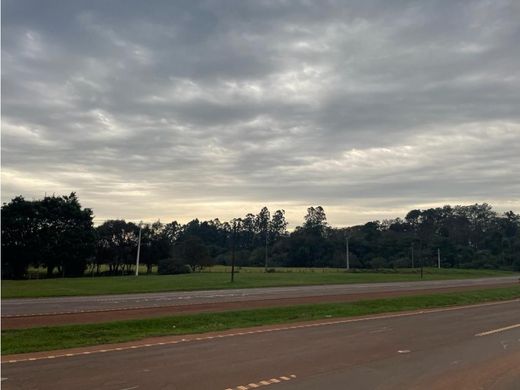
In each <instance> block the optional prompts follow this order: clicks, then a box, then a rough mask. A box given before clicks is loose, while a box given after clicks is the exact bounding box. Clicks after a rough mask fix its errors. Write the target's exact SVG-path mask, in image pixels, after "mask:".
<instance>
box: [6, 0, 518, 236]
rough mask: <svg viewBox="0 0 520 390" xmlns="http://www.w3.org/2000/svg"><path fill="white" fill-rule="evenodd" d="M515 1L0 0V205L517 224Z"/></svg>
mask: <svg viewBox="0 0 520 390" xmlns="http://www.w3.org/2000/svg"><path fill="white" fill-rule="evenodd" d="M519 42H520V2H518V1H515V0H511V1H497V0H493V1H452V0H450V1H435V2H434V1H423V2H420V1H386V0H383V1H380V2H372V1H366V0H362V1H359V2H356V1H348V2H347V1H338V2H335V1H330V2H329V1H301V2H299V1H249V2H246V1H239V0H237V1H202V2H197V1H185V2H181V1H150V2H145V1H127V0H125V1H105V0H103V1H92V0H88V1H42V0H35V1H26V0H3V1H2V201H4V202H6V201H9V199H11V198H12V197H13V196H15V195H18V194H22V195H24V196H25V197H26V198H29V199H31V198H40V197H42V196H44V194H45V193H47V194H52V193H55V194H57V195H58V194H67V193H70V192H71V191H76V192H77V193H78V195H79V197H80V201H81V202H82V204H83V205H84V206H86V207H91V208H93V209H94V213H95V215H96V218H97V220H98V221H101V220H104V219H107V218H118V217H123V218H126V219H130V220H139V219H142V220H145V221H151V220H156V219H158V218H160V219H161V220H162V221H163V222H169V221H171V220H173V219H176V220H179V221H183V222H185V221H188V220H189V219H191V218H194V217H199V218H202V219H209V218H214V217H220V218H221V219H225V220H228V219H231V218H233V217H238V216H242V215H244V214H245V213H246V212H248V211H251V212H255V213H256V212H258V211H259V210H260V208H261V207H262V206H263V205H268V206H269V208H270V209H271V210H272V211H274V210H275V209H278V208H283V209H285V210H286V212H287V216H288V219H289V221H290V223H291V226H292V227H293V228H294V226H296V225H297V224H300V223H301V222H302V219H303V215H304V214H305V211H306V208H307V207H308V206H310V205H322V206H323V207H324V209H325V211H326V212H327V216H328V220H329V222H330V223H331V224H333V225H336V226H339V225H351V224H356V223H361V222H366V221H369V220H374V219H384V218H389V217H397V216H401V217H402V216H404V214H405V213H406V211H407V210H409V209H411V208H416V207H421V208H422V207H429V206H436V205H443V204H447V203H450V204H469V203H475V202H488V203H491V204H492V205H494V206H496V208H497V209H498V210H499V211H505V210H506V209H512V210H515V211H517V212H518V211H520V174H519V172H520V44H519Z"/></svg>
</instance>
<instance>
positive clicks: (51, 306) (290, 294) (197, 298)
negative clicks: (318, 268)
mask: <svg viewBox="0 0 520 390" xmlns="http://www.w3.org/2000/svg"><path fill="white" fill-rule="evenodd" d="M518 280H519V279H518V276H511V277H497V278H480V279H463V280H439V281H418V282H392V283H362V284H341V285H321V286H299V287H269V288H250V289H233V290H209V291H190V292H163V293H146V294H124V295H99V296H83V297H57V298H23V299H8V300H2V317H4V318H5V317H17V316H34V315H58V314H63V313H86V312H102V311H110V310H136V309H146V308H157V307H175V306H186V305H197V304H208V303H226V302H249V301H258V300H268V299H271V300H276V299H281V298H284V299H286V298H302V297H318V296H331V295H336V296H337V295H349V294H360V293H376V292H396V291H420V290H432V289H442V288H453V287H471V286H473V287H476V286H491V285H500V284H504V285H505V284H511V283H518Z"/></svg>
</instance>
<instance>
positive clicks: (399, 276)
mask: <svg viewBox="0 0 520 390" xmlns="http://www.w3.org/2000/svg"><path fill="white" fill-rule="evenodd" d="M236 271H237V272H238V273H237V274H236V275H235V278H234V280H235V281H234V282H233V283H231V282H230V274H229V272H230V268H229V267H223V266H216V267H215V269H212V268H208V269H207V270H206V271H204V272H196V273H190V274H184V275H141V276H138V277H135V276H107V277H92V278H59V279H38V280H4V281H2V299H7V298H34V297H52V296H75V295H101V294H125V293H144V292H162V291H192V290H211V289H230V288H249V287H275V286H301V285H320V284H342V283H376V282H403V281H420V280H447V279H467V278H479V277H493V276H511V275H515V273H513V272H506V271H497V270H469V269H455V268H441V269H437V268H425V269H424V270H423V279H421V272H420V270H419V269H382V270H379V271H375V270H351V271H349V272H346V271H345V270H344V269H330V268H276V269H273V271H274V272H268V273H265V272H263V268H254V267H251V268H249V267H241V268H237V269H236Z"/></svg>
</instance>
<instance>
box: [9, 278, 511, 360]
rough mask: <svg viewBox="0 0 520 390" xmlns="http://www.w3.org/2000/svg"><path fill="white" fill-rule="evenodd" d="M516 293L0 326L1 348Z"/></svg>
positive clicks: (43, 347)
mask: <svg viewBox="0 0 520 390" xmlns="http://www.w3.org/2000/svg"><path fill="white" fill-rule="evenodd" d="M518 298H520V287H508V288H497V289H487V290H480V291H470V292H463V293H441V294H429V295H420V296H411V297H399V298H390V299H376V300H364V301H357V302H348V303H332V304H317V305H297V306H290V307H283V308H268V309H255V310H241V311H232V312H222V313H201V314H192V315H181V316H169V317H162V318H153V319H144V320H131V321H117V322H108V323H103V324H85V325H66V326H55V327H42V328H30V329H13V330H4V331H2V354H4V355H5V354H14V353H23V352H35V351H48V350H53V349H63V348H73V347H82V346H89V345H98V344H107V343H116V342H124V341H131V340H139V339H143V338H147V337H154V336H166V335H180V334H190V333H191V334H193V333H203V332H211V331H222V330H226V329H232V328H246V327H252V326H258V325H267V324H280V323H289V322H296V321H309V320H317V319H323V318H337V317H351V316H360V315H368V314H376V313H389V312H396V311H404V310H415V309H429V308H436V307H445V306H453V305H468V304H475V303H480V302H488V301H500V300H510V299H518Z"/></svg>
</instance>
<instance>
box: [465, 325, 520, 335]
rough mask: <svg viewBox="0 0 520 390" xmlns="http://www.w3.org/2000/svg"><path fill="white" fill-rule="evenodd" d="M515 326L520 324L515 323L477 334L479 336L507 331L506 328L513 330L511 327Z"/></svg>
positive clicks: (518, 326) (517, 326) (519, 326)
mask: <svg viewBox="0 0 520 390" xmlns="http://www.w3.org/2000/svg"><path fill="white" fill-rule="evenodd" d="M515 328H520V324H514V325H510V326H506V327H504V328H499V329H493V330H488V331H487V332H482V333H477V334H476V335H475V336H477V337H481V336H487V335H490V334H494V333H499V332H505V331H506V330H511V329H515Z"/></svg>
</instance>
